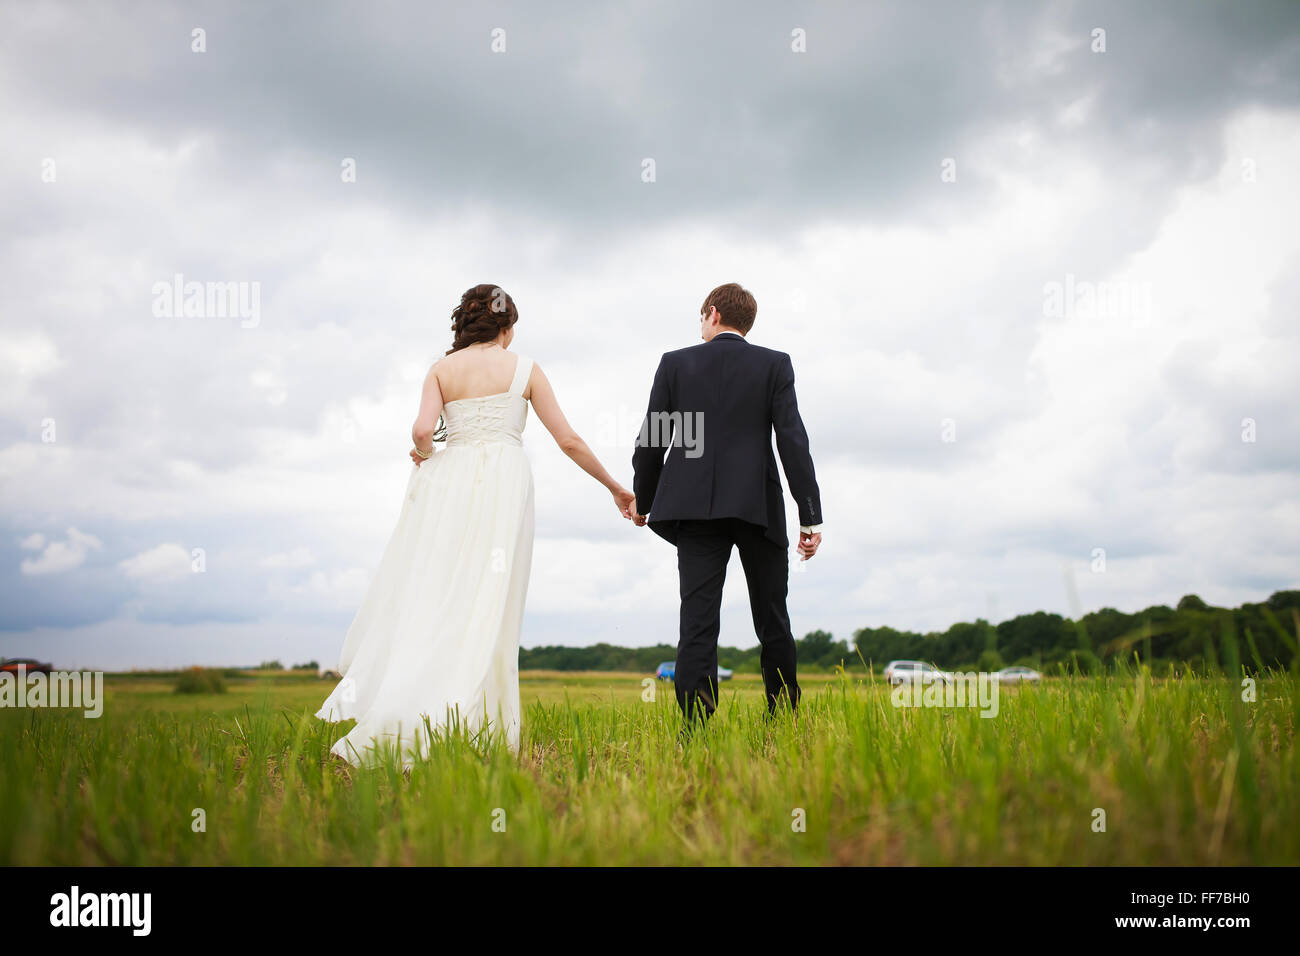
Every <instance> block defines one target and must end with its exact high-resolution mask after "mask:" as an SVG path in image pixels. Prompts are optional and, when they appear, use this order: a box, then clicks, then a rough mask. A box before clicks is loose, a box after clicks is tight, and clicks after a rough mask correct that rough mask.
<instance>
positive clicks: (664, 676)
mask: <svg viewBox="0 0 1300 956" xmlns="http://www.w3.org/2000/svg"><path fill="white" fill-rule="evenodd" d="M676 673H677V662H676V661H664V662H663V663H662V664H660V665H659V666H658V667H657V668H655V677H657V678H659V679H660V680H672V679H673V677H674V675H676ZM718 680H731V671H729V670H728V669H727V668H725V667H719V668H718Z"/></svg>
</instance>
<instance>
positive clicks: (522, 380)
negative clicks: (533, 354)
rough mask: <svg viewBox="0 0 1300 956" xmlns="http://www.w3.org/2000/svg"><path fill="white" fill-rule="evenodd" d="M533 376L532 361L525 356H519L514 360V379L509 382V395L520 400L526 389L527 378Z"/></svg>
mask: <svg viewBox="0 0 1300 956" xmlns="http://www.w3.org/2000/svg"><path fill="white" fill-rule="evenodd" d="M532 374H533V360H532V359H530V358H529V357H528V356H527V355H520V356H519V357H518V358H517V359H516V360H515V377H514V379H513V380H512V381H511V382H510V394H511V395H518V396H520V397H521V398H522V397H523V394H524V389H525V388H527V387H528V377H529V376H530V375H532Z"/></svg>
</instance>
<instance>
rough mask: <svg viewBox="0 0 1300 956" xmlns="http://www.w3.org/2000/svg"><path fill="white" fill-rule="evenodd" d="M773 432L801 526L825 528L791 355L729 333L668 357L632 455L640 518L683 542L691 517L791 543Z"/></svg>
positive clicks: (659, 372) (658, 531)
mask: <svg viewBox="0 0 1300 956" xmlns="http://www.w3.org/2000/svg"><path fill="white" fill-rule="evenodd" d="M773 432H775V433H776V447H777V450H778V451H780V453H781V464H782V465H783V466H784V468H785V478H786V482H787V483H788V484H789V486H790V493H791V494H792V495H793V496H794V500H795V502H796V503H797V504H798V508H799V523H800V524H801V525H809V524H820V523H821V520H822V506H821V493H820V492H819V491H818V489H817V476H816V474H815V473H814V472H813V462H812V455H811V454H810V453H809V450H808V433H807V432H806V431H805V430H804V427H803V420H802V419H801V418H800V417H799V405H798V402H796V401H795V394H794V366H793V365H792V364H791V362H790V356H788V355H786V354H785V353H784V352H777V351H775V350H773V349H766V348H763V347H762V346H760V345H753V344H751V343H749V342H747V341H745V339H744V338H742V337H741V336H739V335H737V334H734V333H726V332H724V333H721V334H719V335H716V336H714V338H713V339H712V340H711V341H709V342H704V343H702V344H700V345H694V346H691V347H690V348H684V349H678V350H677V351H675V352H665V353H664V356H663V358H661V359H660V360H659V368H658V370H656V372H655V377H654V384H653V385H652V386H651V387H650V404H649V407H648V408H647V409H646V417H645V419H644V421H643V422H642V425H641V432H640V434H639V435H638V436H637V446H636V451H635V452H633V454H632V473H633V477H632V492H633V494H635V495H636V507H637V511H639V512H640V513H641V514H644V515H648V516H649V522H648V523H649V525H650V528H651V529H652V530H653V531H654V532H655V533H656V534H658V535H660V536H661V537H663V538H666V539H667V540H668V541H671V542H673V543H674V544H675V543H676V541H677V522H678V521H681V520H683V519H688V518H742V519H744V520H745V521H750V522H753V523H754V524H757V525H762V526H763V527H764V528H765V529H766V531H765V534H766V535H767V537H768V538H770V539H771V540H773V541H775V542H776V543H778V544H780V545H782V546H783V547H786V546H788V544H789V541H788V539H787V537H786V529H785V502H784V499H783V496H782V494H781V479H780V478H779V477H778V475H777V470H776V459H775V457H774V456H773V454H772V433H773ZM669 433H671V434H672V440H671V442H670V441H669ZM665 448H667V451H668V454H667V456H666V458H665V455H664V450H665Z"/></svg>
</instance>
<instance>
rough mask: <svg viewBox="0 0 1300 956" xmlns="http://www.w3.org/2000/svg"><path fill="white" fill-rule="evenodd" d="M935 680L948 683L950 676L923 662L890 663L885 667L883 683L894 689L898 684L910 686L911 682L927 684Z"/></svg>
mask: <svg viewBox="0 0 1300 956" xmlns="http://www.w3.org/2000/svg"><path fill="white" fill-rule="evenodd" d="M936 680H941V681H943V682H944V683H950V682H951V681H952V674H950V673H948V672H947V671H941V670H939V668H937V667H935V666H934V665H933V664H927V663H926V662H925V661H890V662H889V663H888V664H886V665H885V682H886V683H887V684H889V685H890V686H891V687H896V686H898V685H899V684H910V683H912V682H913V681H920V682H921V683H922V684H928V683H930V682H931V681H936Z"/></svg>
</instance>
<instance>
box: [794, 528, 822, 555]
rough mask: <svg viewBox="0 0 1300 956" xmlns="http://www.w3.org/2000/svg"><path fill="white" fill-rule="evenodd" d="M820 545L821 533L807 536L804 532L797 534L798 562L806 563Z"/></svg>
mask: <svg viewBox="0 0 1300 956" xmlns="http://www.w3.org/2000/svg"><path fill="white" fill-rule="evenodd" d="M821 544H822V533H821V532H820V531H817V532H814V533H813V534H808V532H806V531H800V532H799V560H800V561H807V560H808V559H809V558H811V557H812V556H813V555H814V554H816V553H817V549H818V548H820V547H821Z"/></svg>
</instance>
